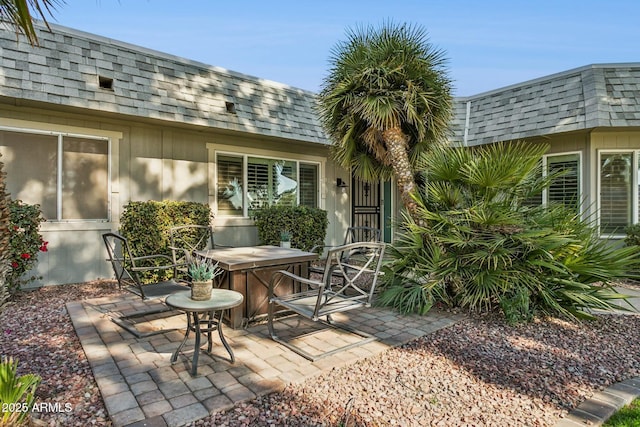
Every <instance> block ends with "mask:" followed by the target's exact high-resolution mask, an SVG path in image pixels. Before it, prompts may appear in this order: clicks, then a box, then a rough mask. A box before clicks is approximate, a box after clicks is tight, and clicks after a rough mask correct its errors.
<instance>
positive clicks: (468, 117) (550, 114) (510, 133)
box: [452, 63, 640, 145]
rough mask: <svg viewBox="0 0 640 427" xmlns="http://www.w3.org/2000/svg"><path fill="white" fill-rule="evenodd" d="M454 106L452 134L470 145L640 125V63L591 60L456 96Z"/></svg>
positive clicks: (454, 139)
mask: <svg viewBox="0 0 640 427" xmlns="http://www.w3.org/2000/svg"><path fill="white" fill-rule="evenodd" d="M467 104H469V105H467ZM454 111H455V119H454V122H453V132H454V136H453V138H452V139H453V141H454V142H457V143H460V142H462V143H463V144H466V145H480V144H487V143H492V142H497V141H502V140H515V139H526V138H530V137H534V136H542V135H550V134H557V133H563V132H570V131H576V130H586V129H593V128H597V127H609V128H611V127H638V126H640V63H630V64H598V65H589V66H585V67H581V68H577V69H574V70H569V71H565V72H562V73H558V74H554V75H551V76H547V77H543V78H540V79H536V80H532V81H529V82H524V83H520V84H517V85H513V86H509V87H506V88H503V89H498V90H494V91H490V92H486V93H483V94H479V95H475V96H470V97H465V98H456V99H455V101H454ZM467 111H469V114H467ZM465 130H466V138H465Z"/></svg>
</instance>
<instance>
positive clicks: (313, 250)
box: [309, 245, 335, 255]
mask: <svg viewBox="0 0 640 427" xmlns="http://www.w3.org/2000/svg"><path fill="white" fill-rule="evenodd" d="M334 247H335V246H331V245H315V246H314V247H312V248H311V249H309V252H315V251H316V250H318V249H320V248H322V252H318V254H319V255H322V253H323V252H324V249H326V248H334Z"/></svg>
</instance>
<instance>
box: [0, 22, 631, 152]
mask: <svg viewBox="0 0 640 427" xmlns="http://www.w3.org/2000/svg"><path fill="white" fill-rule="evenodd" d="M52 27H53V30H54V31H53V32H51V33H50V32H48V31H45V30H44V28H43V27H41V26H40V27H39V37H40V43H41V46H40V47H31V46H29V45H28V44H27V43H26V42H24V40H21V41H20V43H17V42H16V38H15V33H13V32H12V31H9V30H8V29H6V28H2V29H0V61H1V62H0V65H1V68H0V96H3V97H9V98H17V99H25V100H31V101H40V102H48V103H55V104H60V105H65V106H70V107H77V108H83V109H89V110H100V111H107V112H112V113H117V114H123V115H127V116H137V117H145V118H147V117H148V118H154V119H160V120H166V121H171V122H180V123H188V124H192V125H197V126H206V127H213V128H219V129H225V130H233V131H240V132H248V133H252V134H258V135H266V136H275V137H282V138H287V139H294V140H300V141H305V142H312V143H320V144H329V140H328V138H327V136H326V135H325V134H324V132H323V131H322V127H321V126H320V124H319V121H318V116H317V114H316V111H315V102H316V98H315V97H316V95H315V94H314V93H312V92H307V91H304V90H301V89H296V88H292V87H290V86H286V85H283V84H279V83H276V82H270V81H265V80H262V79H259V78H256V77H251V76H247V75H244V74H240V73H236V72H233V71H229V70H225V69H222V68H219V67H213V66H209V65H206V64H202V63H199V62H195V61H190V60H186V59H183V58H179V57H176V56H172V55H168V54H165V53H161V52H157V51H153V50H150V49H145V48H141V47H138V46H133V45H130V44H127V43H123V42H119V41H114V40H111V39H108V38H105V37H100V36H96V35H93V34H88V33H84V32H81V31H76V30H73V29H69V28H65V27H61V26H58V25H53V26H52ZM98 76H102V77H106V78H111V79H113V90H108V89H103V88H100V87H99V84H98ZM227 102H231V103H234V104H235V109H236V113H235V114H232V113H229V112H228V111H227V108H226V103H227ZM453 108H454V117H453V122H452V131H453V136H452V139H453V141H454V142H457V143H463V144H466V145H480V144H486V143H491V142H496V141H502V140H515V139H525V138H529V137H533V136H541V135H549V134H556V133H563V132H570V131H576V130H585V129H592V128H596V127H638V126H640V63H630V64H600V65H589V66H585V67H581V68H577V69H574V70H569V71H565V72H562V73H558V74H554V75H551V76H547V77H543V78H539V79H536V80H531V81H529V82H524V83H520V84H517V85H513V86H509V87H506V88H502V89H497V90H494V91H490V92H485V93H482V94H478V95H474V96H470V97H464V98H456V99H454V106H453Z"/></svg>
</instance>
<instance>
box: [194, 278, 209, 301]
mask: <svg viewBox="0 0 640 427" xmlns="http://www.w3.org/2000/svg"><path fill="white" fill-rule="evenodd" d="M212 289H213V280H208V281H206V282H193V283H191V299H192V300H194V301H206V300H208V299H211V290H212Z"/></svg>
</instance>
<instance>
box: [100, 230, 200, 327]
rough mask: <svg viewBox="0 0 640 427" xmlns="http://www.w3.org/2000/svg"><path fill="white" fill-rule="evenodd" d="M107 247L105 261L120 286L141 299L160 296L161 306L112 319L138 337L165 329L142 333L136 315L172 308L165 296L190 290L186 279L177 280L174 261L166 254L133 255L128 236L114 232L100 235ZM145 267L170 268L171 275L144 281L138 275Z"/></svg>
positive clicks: (151, 269)
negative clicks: (160, 279)
mask: <svg viewBox="0 0 640 427" xmlns="http://www.w3.org/2000/svg"><path fill="white" fill-rule="evenodd" d="M102 239H103V240H104V243H105V246H106V248H107V254H108V258H107V261H109V262H110V263H111V266H112V267H113V272H114V274H115V278H116V280H117V281H118V287H119V288H120V289H123V290H126V291H129V292H131V293H133V294H135V295H138V296H139V297H140V298H142V299H143V300H162V306H161V307H160V308H157V307H156V308H151V309H145V310H141V311H137V312H134V313H129V314H127V315H122V316H119V317H115V318H112V320H113V321H114V322H115V323H116V324H118V325H119V326H121V327H123V328H124V329H126V330H127V331H129V332H131V333H132V334H134V335H135V336H137V337H143V336H149V335H153V334H156V333H162V332H166V330H159V331H153V332H147V333H142V332H140V331H139V330H137V329H136V327H135V323H136V322H135V319H136V318H140V317H144V316H150V315H153V314H158V313H162V312H166V311H172V310H171V309H170V308H169V307H167V306H165V305H164V298H166V297H167V296H169V295H171V294H172V293H174V292H178V291H184V290H189V289H190V288H189V286H188V285H187V283H185V282H182V283H179V282H178V280H176V278H175V272H176V268H177V266H176V264H175V263H174V262H173V260H172V259H171V257H170V256H168V255H160V254H157V255H145V256H138V257H134V256H133V254H132V252H131V249H130V247H129V242H128V241H127V239H126V238H125V237H123V236H121V235H120V234H117V233H104V234H103V235H102ZM146 271H157V272H164V271H168V272H170V275H171V278H170V279H168V280H163V281H160V282H156V283H149V284H144V283H143V282H142V280H141V278H140V273H142V272H146Z"/></svg>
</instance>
